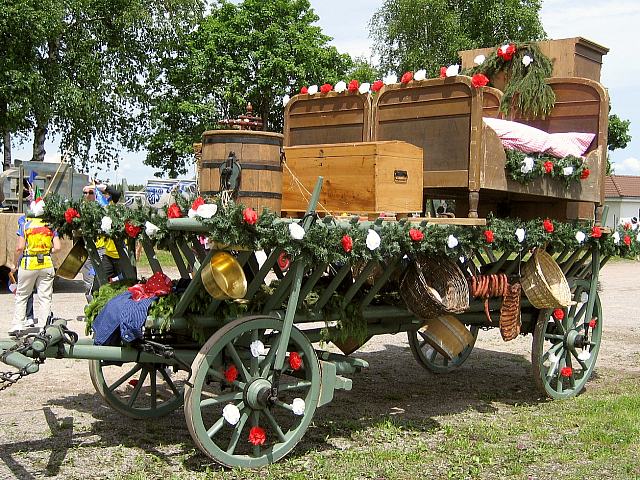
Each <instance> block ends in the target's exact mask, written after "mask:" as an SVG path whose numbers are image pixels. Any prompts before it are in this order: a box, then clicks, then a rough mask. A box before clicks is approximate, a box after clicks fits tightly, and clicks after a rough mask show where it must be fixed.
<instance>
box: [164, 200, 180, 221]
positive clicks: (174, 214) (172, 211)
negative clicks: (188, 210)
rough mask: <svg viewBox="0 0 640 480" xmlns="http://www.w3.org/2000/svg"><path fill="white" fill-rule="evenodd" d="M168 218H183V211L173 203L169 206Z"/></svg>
mask: <svg viewBox="0 0 640 480" xmlns="http://www.w3.org/2000/svg"><path fill="white" fill-rule="evenodd" d="M167 217H169V218H182V210H180V207H179V206H178V204H177V203H172V204H171V205H169V208H167Z"/></svg>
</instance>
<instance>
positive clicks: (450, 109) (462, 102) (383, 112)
mask: <svg viewBox="0 0 640 480" xmlns="http://www.w3.org/2000/svg"><path fill="white" fill-rule="evenodd" d="M470 112H471V105H470V102H469V99H468V98H456V99H442V100H439V101H437V102H436V101H431V102H429V103H422V102H411V103H406V104H399V105H398V106H397V107H396V106H393V107H391V106H384V107H380V108H379V109H378V116H377V118H376V121H377V122H378V123H384V122H390V121H395V120H405V119H409V118H411V119H418V118H428V117H442V116H445V115H446V116H458V115H469V113H470Z"/></svg>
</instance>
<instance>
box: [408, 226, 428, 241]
mask: <svg viewBox="0 0 640 480" xmlns="http://www.w3.org/2000/svg"><path fill="white" fill-rule="evenodd" d="M409 237H411V240H413V241H414V242H419V241H420V240H422V239H423V238H424V233H422V230H418V229H417V228H411V229H409Z"/></svg>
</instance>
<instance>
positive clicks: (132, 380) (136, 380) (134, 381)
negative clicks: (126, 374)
mask: <svg viewBox="0 0 640 480" xmlns="http://www.w3.org/2000/svg"><path fill="white" fill-rule="evenodd" d="M129 385H131V386H132V387H135V386H136V385H138V379H137V378H132V379H131V380H129Z"/></svg>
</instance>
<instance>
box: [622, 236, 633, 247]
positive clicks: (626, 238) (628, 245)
mask: <svg viewBox="0 0 640 480" xmlns="http://www.w3.org/2000/svg"><path fill="white" fill-rule="evenodd" d="M622 241H623V242H624V244H625V245H626V246H627V247H630V246H631V237H630V236H629V235H625V236H624V238H623V239H622Z"/></svg>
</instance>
